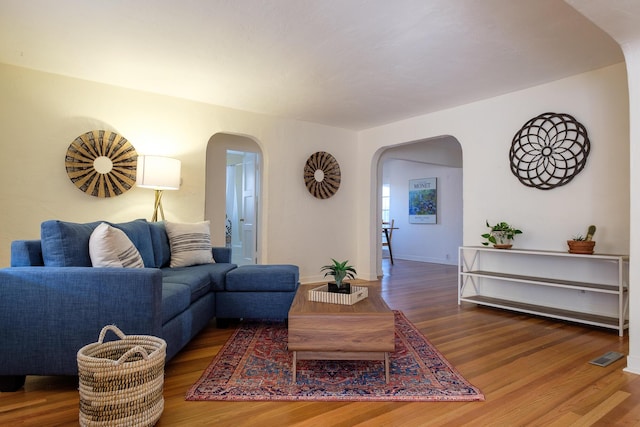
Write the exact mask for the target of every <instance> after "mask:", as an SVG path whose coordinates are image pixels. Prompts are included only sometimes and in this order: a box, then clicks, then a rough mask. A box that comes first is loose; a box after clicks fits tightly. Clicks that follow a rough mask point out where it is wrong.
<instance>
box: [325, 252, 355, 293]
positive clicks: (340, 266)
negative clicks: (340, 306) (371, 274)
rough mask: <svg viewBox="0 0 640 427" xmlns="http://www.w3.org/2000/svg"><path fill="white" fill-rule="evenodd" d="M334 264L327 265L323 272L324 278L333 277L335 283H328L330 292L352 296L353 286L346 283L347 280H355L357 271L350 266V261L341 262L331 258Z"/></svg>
mask: <svg viewBox="0 0 640 427" xmlns="http://www.w3.org/2000/svg"><path fill="white" fill-rule="evenodd" d="M331 261H333V264H330V265H325V266H324V267H322V269H321V271H324V272H325V273H324V277H327V276H333V280H334V282H329V283H328V290H329V292H335V293H340V294H350V293H351V284H350V283H348V282H345V281H344V280H345V279H355V278H356V274H357V273H356V269H355V268H353V266H351V265H349V261H348V260H347V261H343V262H339V261H336V260H335V259H333V258H331Z"/></svg>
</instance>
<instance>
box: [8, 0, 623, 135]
mask: <svg viewBox="0 0 640 427" xmlns="http://www.w3.org/2000/svg"><path fill="white" fill-rule="evenodd" d="M623 60H624V58H623V55H622V52H621V50H620V48H619V46H618V45H617V44H616V43H615V42H614V40H613V39H611V38H610V37H609V36H608V35H607V34H606V33H604V32H603V31H601V30H600V29H599V28H598V27H596V26H595V25H594V24H592V23H591V21H589V20H588V19H587V18H585V17H584V16H583V15H581V14H580V13H578V12H577V11H576V10H575V9H573V8H572V7H571V6H569V5H568V4H567V3H565V2H564V1H563V0H393V1H390V0H55V1H52V0H0V62H2V63H7V64H13V65H17V66H22V67H27V68H32V69H37V70H42V71H47V72H51V73H57V74H62V75H67V76H72V77H77V78H81V79H86V80H91V81H96V82H103V83H108V84H113V85H118V86H123V87H128V88H134V89H139V90H143V91H149V92H154V93H159V94H165V95H171V96H176V97H180V98H186V99H191V100H196V101H202V102H205V103H209V104H215V105H221V106H226V107H231V108H237V109H241V110H246V111H253V112H259V113H265V114H270V115H275V116H282V117H288V118H293V119H299V120H304V121H310V122H315V123H323V124H327V125H332V126H337V127H344V128H349V129H365V128H370V127H374V126H377V125H382V124H386V123H390V122H394V121H397V120H401V119H405V118H409V117H413V116H417V115H420V114H425V113H429V112H432V111H437V110H441V109H445V108H449V107H453V106H456V105H461V104H465V103H468V102H472V101H476V100H479V99H483V98H488V97H492V96H496V95H499V94H503V93H508V92H512V91H514V90H519V89H524V88H527V87H531V86H534V85H537V84H541V83H544V82H548V81H552V80H556V79H559V78H563V77H567V76H570V75H574V74H578V73H581V72H584V71H589V70H593V69H597V68H600V67H603V66H607V65H610V64H614V63H618V62H622V61H623Z"/></svg>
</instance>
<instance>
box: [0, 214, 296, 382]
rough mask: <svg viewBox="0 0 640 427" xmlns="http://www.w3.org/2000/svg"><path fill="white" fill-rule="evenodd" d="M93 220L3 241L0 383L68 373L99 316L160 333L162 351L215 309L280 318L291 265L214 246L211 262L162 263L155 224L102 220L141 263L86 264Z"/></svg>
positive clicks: (130, 329)
mask: <svg viewBox="0 0 640 427" xmlns="http://www.w3.org/2000/svg"><path fill="white" fill-rule="evenodd" d="M101 223H102V221H97V222H93V223H88V224H76V223H69V222H64V221H45V222H43V223H42V226H41V239H40V240H17V241H14V242H12V245H11V267H9V268H4V269H0V391H9V390H16V389H18V388H20V387H21V386H22V384H24V378H25V376H26V375H77V359H76V354H77V352H78V350H79V349H80V348H81V347H83V346H84V345H86V344H89V343H92V342H95V341H96V340H97V338H98V334H99V332H100V330H101V329H102V327H103V326H105V325H108V324H115V325H117V326H118V327H119V328H120V329H121V330H122V331H123V332H124V333H125V334H128V335H153V336H157V337H161V338H163V339H164V340H165V341H166V342H167V360H169V359H171V358H172V357H173V356H175V355H176V353H177V352H178V351H179V350H180V349H181V348H183V347H184V346H185V345H186V344H187V343H188V342H189V341H190V340H191V339H192V338H193V337H194V336H195V335H196V334H197V333H198V332H199V331H200V330H202V329H203V328H204V327H205V326H206V325H207V324H208V323H209V322H210V321H211V320H212V319H213V318H214V317H216V316H217V317H219V318H225V319H226V318H273V319H286V318H287V314H288V310H289V306H290V305H291V302H292V300H293V297H294V295H295V292H296V290H297V288H298V284H299V283H298V280H299V277H298V276H299V273H298V267H297V266H294V265H263V266H242V267H239V268H238V267H237V266H236V265H235V264H232V263H231V250H230V249H229V248H222V247H214V248H212V249H211V251H212V255H213V259H214V260H215V262H209V263H204V264H197V265H190V266H184V267H170V265H171V263H170V261H171V257H172V254H171V245H170V242H169V238H168V236H167V231H166V228H165V224H164V223H162V222H147V221H146V220H135V221H131V222H127V223H121V224H110V225H111V226H112V227H114V228H117V229H118V230H122V231H123V232H124V234H125V235H126V236H127V237H128V238H129V239H130V241H131V242H132V243H133V244H134V245H135V247H136V248H137V250H138V252H139V254H140V256H141V258H142V261H143V262H144V268H109V267H93V266H92V260H91V258H90V256H89V249H88V247H89V239H90V236H91V233H92V232H93V231H94V230H95V229H96V227H97V226H98V225H100V224H101ZM209 247H210V246H209ZM229 277H231V280H228V278H229ZM229 283H230V284H231V288H229V287H228V284H229ZM218 313H219V314H218ZM113 338H114V339H115V338H116V337H113Z"/></svg>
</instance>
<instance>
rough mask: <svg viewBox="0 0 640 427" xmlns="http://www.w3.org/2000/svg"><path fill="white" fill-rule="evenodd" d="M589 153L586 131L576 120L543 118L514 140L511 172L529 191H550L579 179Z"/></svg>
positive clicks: (531, 122)
mask: <svg viewBox="0 0 640 427" xmlns="http://www.w3.org/2000/svg"><path fill="white" fill-rule="evenodd" d="M590 150H591V143H590V142H589V136H588V135H587V130H586V128H585V127H584V126H583V125H582V124H581V123H580V122H578V121H577V120H576V119H575V118H573V116H571V115H569V114H564V113H559V114H557V113H544V114H540V115H539V116H537V117H534V118H532V119H531V120H529V121H528V122H527V123H525V124H524V126H522V128H521V129H520V130H519V131H518V132H517V133H516V134H515V136H514V137H513V141H512V143H511V149H510V150H509V160H510V161H511V172H513V174H514V175H515V176H516V177H517V178H518V179H519V180H520V182H521V183H522V184H524V185H526V186H527V187H534V188H538V189H540V190H550V189H552V188H556V187H560V186H561V185H565V184H567V183H569V182H570V181H571V180H572V179H573V178H574V177H575V176H576V175H578V174H579V173H580V172H581V171H582V169H584V167H585V165H586V163H587V157H589V151H590Z"/></svg>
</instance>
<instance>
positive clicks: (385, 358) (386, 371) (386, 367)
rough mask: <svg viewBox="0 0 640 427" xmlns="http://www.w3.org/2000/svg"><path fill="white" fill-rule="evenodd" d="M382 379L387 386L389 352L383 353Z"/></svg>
mask: <svg viewBox="0 0 640 427" xmlns="http://www.w3.org/2000/svg"><path fill="white" fill-rule="evenodd" d="M384 379H385V381H386V382H387V384H389V352H388V351H385V352H384Z"/></svg>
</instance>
